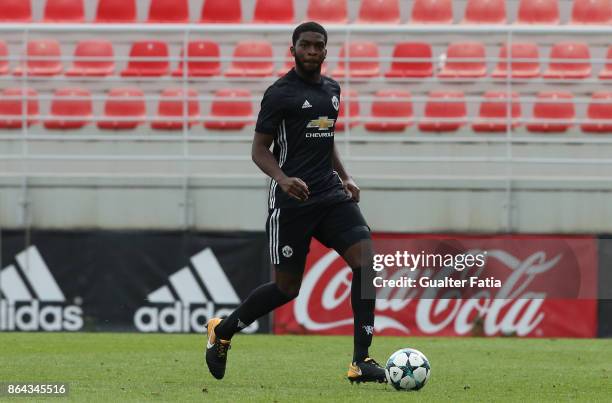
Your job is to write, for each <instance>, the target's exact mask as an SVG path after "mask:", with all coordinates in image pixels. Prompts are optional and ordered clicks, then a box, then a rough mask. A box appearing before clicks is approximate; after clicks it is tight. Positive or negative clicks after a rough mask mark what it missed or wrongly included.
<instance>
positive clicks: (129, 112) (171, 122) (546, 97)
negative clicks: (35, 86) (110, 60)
mask: <svg viewBox="0 0 612 403" xmlns="http://www.w3.org/2000/svg"><path fill="white" fill-rule="evenodd" d="M483 98H484V99H483V101H482V102H481V103H480V107H479V113H478V116H477V117H476V118H475V119H472V120H473V123H472V129H473V130H474V131H476V132H486V133H495V132H505V131H507V130H508V127H510V128H511V129H514V128H516V127H518V126H519V125H520V123H521V122H520V119H521V104H520V101H519V97H518V94H517V93H514V92H513V93H511V99H510V100H508V98H507V93H506V92H499V91H489V92H486V93H485V94H484V97H483ZM347 102H348V107H346V106H345V105H346V103H347ZM24 107H25V112H24ZM185 107H187V109H186V110H185ZM346 108H348V109H346ZM338 113H339V115H338V122H337V123H336V125H335V130H336V131H343V130H344V129H345V127H346V125H347V124H348V126H349V127H355V126H356V125H358V124H360V120H364V119H362V118H360V110H359V99H358V95H357V93H356V92H355V91H354V90H352V91H349V93H348V99H344V97H343V99H342V103H341V104H340V110H339V112H338ZM38 114H39V106H38V99H37V93H36V91H34V90H32V89H23V88H8V89H5V90H4V91H3V92H2V94H1V95H0V128H4V129H18V128H21V127H22V125H23V123H24V122H25V123H27V125H32V124H34V123H36V120H37V116H38ZM92 115H93V104H92V100H91V94H90V92H89V91H88V90H85V89H80V88H62V89H58V90H56V91H55V93H54V95H53V99H52V100H51V107H50V116H48V117H47V118H46V119H45V120H44V126H45V128H47V129H61V130H67V129H80V128H82V127H84V126H85V125H87V124H88V123H89V122H90V121H91V120H92ZM199 115H200V107H199V102H198V94H197V93H196V92H195V91H194V90H187V91H184V90H183V89H180V88H179V89H176V88H173V89H166V90H164V91H163V92H162V93H161V96H160V99H159V103H158V109H157V115H156V117H154V118H153V120H152V122H151V127H152V128H153V129H163V130H180V129H183V127H184V124H185V123H187V124H188V126H189V127H191V126H193V125H195V124H197V123H198V122H200V121H201V119H200V118H199ZM423 115H424V116H423V118H421V119H420V120H419V123H418V128H419V130H421V131H423V132H452V131H456V130H458V129H459V128H461V127H463V126H465V125H466V124H467V121H468V116H467V107H466V102H465V97H464V94H463V92H460V91H432V92H430V93H429V96H428V98H427V102H426V104H425V109H424V114H423ZM347 117H348V118H349V119H348V123H346V122H347V119H346V118H347ZM575 118H576V112H575V107H574V104H573V96H572V94H571V93H570V92H566V91H556V92H555V91H545V92H540V93H538V95H537V98H536V101H535V102H534V104H533V111H532V118H531V119H530V120H529V122H528V123H527V124H526V128H527V130H528V131H530V132H540V133H554V132H564V131H566V130H567V129H569V128H570V127H572V126H573V121H574V119H575ZM586 118H587V119H586V122H584V123H582V124H581V128H582V130H583V131H584V132H592V133H610V132H612V92H609V91H600V92H596V93H594V94H593V95H592V99H591V102H590V104H589V105H588V108H587V113H586ZM145 121H146V103H145V98H144V94H143V92H142V91H141V90H140V89H138V88H115V89H112V90H110V91H109V93H108V95H107V98H106V101H105V104H104V116H103V117H102V118H101V119H99V120H98V122H97V126H98V127H99V128H100V129H109V130H128V129H134V128H136V127H137V126H139V125H141V124H143V123H144V122H145ZM252 122H253V109H252V102H251V93H250V92H249V91H248V90H243V89H222V90H218V91H217V92H216V93H215V96H214V99H213V101H212V103H211V109H210V117H208V118H206V119H204V127H206V128H207V129H217V130H240V129H242V128H244V127H245V126H246V125H248V124H251V123H252ZM413 122H414V113H413V106H412V100H411V95H410V93H409V92H408V91H402V90H379V91H378V92H377V93H376V94H375V96H374V101H373V102H372V109H371V118H369V119H367V122H366V123H365V125H364V126H365V128H366V130H369V131H380V132H397V131H403V130H405V129H406V128H407V127H409V126H411V125H412V124H413Z"/></svg>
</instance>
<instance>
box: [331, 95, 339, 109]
mask: <svg viewBox="0 0 612 403" xmlns="http://www.w3.org/2000/svg"><path fill="white" fill-rule="evenodd" d="M332 105H333V106H334V109H335V110H338V108H340V101H338V97H337V96H335V95H334V96H333V97H332Z"/></svg>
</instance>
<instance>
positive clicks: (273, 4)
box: [253, 0, 295, 24]
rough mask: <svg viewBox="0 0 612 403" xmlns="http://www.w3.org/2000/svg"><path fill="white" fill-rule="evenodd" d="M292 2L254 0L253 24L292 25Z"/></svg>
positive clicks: (287, 0)
mask: <svg viewBox="0 0 612 403" xmlns="http://www.w3.org/2000/svg"><path fill="white" fill-rule="evenodd" d="M294 19H295V14H294V11H293V0H256V1H255V14H254V16H253V23H255V24H265V23H272V24H293V21H294Z"/></svg>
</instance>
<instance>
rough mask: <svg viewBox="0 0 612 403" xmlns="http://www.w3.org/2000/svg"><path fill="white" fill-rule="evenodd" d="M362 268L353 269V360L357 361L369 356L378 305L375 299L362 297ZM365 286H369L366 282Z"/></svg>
mask: <svg viewBox="0 0 612 403" xmlns="http://www.w3.org/2000/svg"><path fill="white" fill-rule="evenodd" d="M361 270H362V269H361V267H358V268H356V269H355V270H353V282H352V283H351V306H352V308H353V318H354V329H353V346H354V350H353V361H355V362H359V361H363V360H364V359H365V358H367V357H368V349H369V347H370V345H371V344H372V336H373V335H374V307H375V305H376V300H375V299H364V298H361V287H362V286H361V279H362V276H361ZM365 277H366V278H369V277H368V276H365ZM366 281H367V280H366ZM364 286H366V287H367V285H365V284H364Z"/></svg>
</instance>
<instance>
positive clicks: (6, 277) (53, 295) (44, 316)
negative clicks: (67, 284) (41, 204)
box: [0, 246, 83, 331]
mask: <svg viewBox="0 0 612 403" xmlns="http://www.w3.org/2000/svg"><path fill="white" fill-rule="evenodd" d="M16 261H17V265H15V266H13V265H10V266H8V267H6V268H5V269H4V270H2V271H0V294H2V295H1V298H0V331H2V330H25V331H35V330H45V331H61V330H67V331H76V330H80V329H81V328H82V327H83V310H82V309H81V307H79V306H76V305H67V304H66V297H65V296H64V293H63V292H62V290H61V289H60V288H59V286H58V285H57V282H56V281H55V279H54V278H53V275H52V274H51V271H50V270H49V268H48V267H47V264H46V263H45V261H44V260H43V258H42V256H41V255H40V252H39V251H38V249H37V248H36V246H30V247H29V248H28V249H26V250H25V251H23V252H21V253H20V254H18V255H17V256H16Z"/></svg>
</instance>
